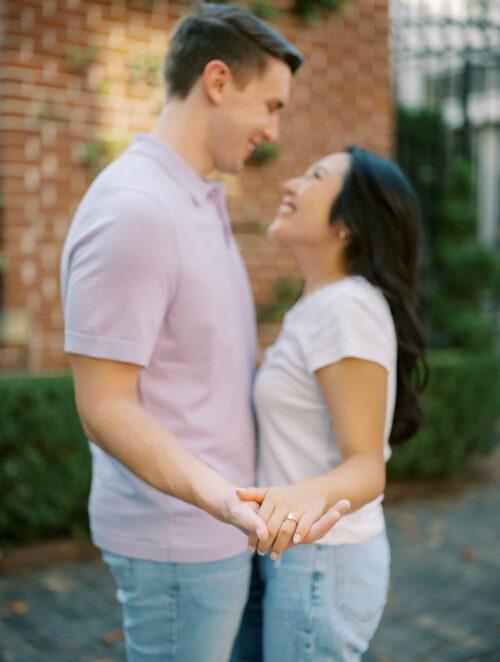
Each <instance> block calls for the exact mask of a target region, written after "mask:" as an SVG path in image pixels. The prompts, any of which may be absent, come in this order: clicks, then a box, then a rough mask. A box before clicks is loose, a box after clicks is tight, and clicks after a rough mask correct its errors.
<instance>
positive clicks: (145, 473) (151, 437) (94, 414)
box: [70, 354, 267, 541]
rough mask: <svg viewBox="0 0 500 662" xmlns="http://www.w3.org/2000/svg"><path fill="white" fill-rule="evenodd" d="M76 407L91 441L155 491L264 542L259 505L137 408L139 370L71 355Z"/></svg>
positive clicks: (139, 405) (264, 531) (138, 368)
mask: <svg viewBox="0 0 500 662" xmlns="http://www.w3.org/2000/svg"><path fill="white" fill-rule="evenodd" d="M70 362H71V369H72V371H73V377H74V382H75V394H76V405H77V409H78V413H79V415H80V419H81V422H82V425H83V429H84V431H85V433H86V435H87V437H88V438H89V439H91V440H92V441H93V442H94V443H96V444H97V445H98V446H100V447H101V448H102V449H103V450H105V451H106V452H107V453H109V454H110V455H112V456H113V457H115V458H116V459H117V460H119V461H120V462H121V463H122V464H124V465H125V466H126V467H127V468H128V469H130V471H132V472H133V473H134V474H136V475H137V476H139V478H141V479H142V480H144V481H145V482H146V483H148V484H149V485H152V486H153V487H155V488H156V489H157V490H160V491H161V492H164V493H165V494H169V495H171V496H174V497H177V498H178V499H182V500H183V501H186V502H187V503H190V504H192V505H194V506H197V507H199V508H201V509H203V510H205V511H206V512H208V513H210V515H212V516H213V517H215V518H217V519H218V520H221V521H222V522H226V523H229V524H233V525H234V526H237V527H238V528H239V529H241V530H242V531H244V532H245V533H253V534H256V535H257V536H258V537H259V539H260V540H262V541H263V540H265V539H266V537H267V528H266V526H265V525H264V523H263V522H262V520H261V519H260V518H259V517H258V515H256V513H255V511H256V509H257V505H256V504H255V503H253V502H250V503H244V502H241V501H240V500H239V499H238V497H237V496H236V492H235V490H236V486H235V485H232V484H231V483H230V482H229V481H227V480H226V479H225V478H223V477H222V476H221V475H220V474H218V473H217V472H216V471H214V470H213V469H211V468H210V467H208V466H207V465H206V464H204V463H203V462H201V461H200V460H198V459H197V458H196V457H195V456H194V455H192V454H191V453H189V452H188V451H187V450H186V449H185V448H183V446H182V445H181V444H180V442H179V441H178V439H177V438H176V437H175V436H174V435H173V434H172V433H171V432H170V431H169V430H167V429H166V428H165V427H163V426H162V425H160V423H158V421H156V420H155V419H154V418H153V417H152V416H151V415H150V414H149V413H148V412H147V411H146V410H145V409H144V408H143V407H142V406H141V404H140V401H139V397H138V390H137V386H138V380H139V373H140V370H141V368H140V366H137V365H133V364H130V363H121V362H118V361H110V360H101V359H94V358H89V357H85V356H80V355H76V354H71V355H70Z"/></svg>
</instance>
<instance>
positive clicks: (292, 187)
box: [282, 177, 300, 193]
mask: <svg viewBox="0 0 500 662" xmlns="http://www.w3.org/2000/svg"><path fill="white" fill-rule="evenodd" d="M299 184H300V180H299V178H298V177H292V178H291V179H287V180H286V181H285V182H283V184H282V187H283V190H284V191H285V193H296V192H297V189H298V187H299Z"/></svg>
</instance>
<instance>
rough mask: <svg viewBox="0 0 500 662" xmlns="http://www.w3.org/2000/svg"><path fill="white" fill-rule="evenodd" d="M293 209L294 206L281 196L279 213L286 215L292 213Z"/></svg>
mask: <svg viewBox="0 0 500 662" xmlns="http://www.w3.org/2000/svg"><path fill="white" fill-rule="evenodd" d="M294 211H295V206H294V205H293V204H292V203H291V202H290V200H288V199H287V198H283V201H282V203H281V206H280V208H279V213H280V215H281V216H287V215H288V214H292V213H293V212H294Z"/></svg>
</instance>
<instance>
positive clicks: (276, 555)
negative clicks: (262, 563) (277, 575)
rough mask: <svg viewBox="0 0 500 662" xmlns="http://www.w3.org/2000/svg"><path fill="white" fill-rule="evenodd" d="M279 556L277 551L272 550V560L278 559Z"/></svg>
mask: <svg viewBox="0 0 500 662" xmlns="http://www.w3.org/2000/svg"><path fill="white" fill-rule="evenodd" d="M278 558H279V554H276V552H271V561H276V559H278Z"/></svg>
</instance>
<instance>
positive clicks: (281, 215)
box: [233, 147, 426, 662]
mask: <svg viewBox="0 0 500 662" xmlns="http://www.w3.org/2000/svg"><path fill="white" fill-rule="evenodd" d="M284 188H285V194H284V197H283V201H282V204H281V207H280V208H279V211H278V214H277V217H276V219H275V220H274V222H273V223H272V225H271V226H270V229H269V234H270V236H271V237H272V238H273V239H275V240H276V241H279V242H280V243H281V244H284V245H285V246H287V247H288V248H290V249H291V250H292V251H293V253H294V254H295V257H296V258H297V261H298V264H299V267H300V270H301V272H302V275H303V278H304V289H303V294H302V296H301V298H300V299H299V300H298V302H297V303H296V304H295V305H294V306H293V307H292V308H291V310H290V311H289V312H288V313H287V315H286V316H285V319H284V323H283V328H282V331H281V334H280V336H279V338H278V339H277V341H276V343H275V344H274V345H273V346H272V347H271V348H270V349H268V350H267V352H266V355H265V358H264V362H263V364H262V366H261V368H260V370H259V373H258V375H257V378H256V384H255V405H256V412H257V418H258V424H259V467H258V476H259V484H260V485H262V486H267V485H273V486H274V487H272V488H265V487H261V488H254V489H249V490H239V492H238V494H239V496H240V498H241V499H245V500H255V501H258V502H259V503H261V506H260V510H259V515H260V516H261V517H262V518H263V520H264V521H265V522H266V524H267V527H268V530H269V534H270V535H269V538H268V541H267V542H266V543H265V544H264V543H262V542H260V543H259V545H258V548H257V551H258V552H259V554H260V555H261V556H259V557H256V569H257V571H258V575H256V576H255V577H254V580H253V582H254V594H253V595H252V597H251V599H250V601H249V605H248V606H247V611H246V613H245V618H244V621H243V625H242V629H241V631H240V635H239V637H238V641H237V643H236V645H235V652H234V655H233V659H234V660H240V661H242V660H252V662H255V661H256V660H259V659H262V654H263V659H264V660H265V661H266V662H301V661H302V660H315V661H318V662H319V661H321V662H323V661H327V660H328V661H331V660H338V661H339V662H350V661H351V660H359V659H360V657H361V655H362V653H363V652H364V651H365V650H366V649H367V648H368V644H369V641H370V639H371V637H372V636H373V634H374V632H375V630H376V628H377V625H378V623H379V621H380V618H381V615H382V611H383V608H384V605H385V602H386V596H387V589H388V581H389V547H388V542H387V537H386V532H385V524H384V516H383V510H382V505H381V504H382V499H383V492H384V487H385V479H386V472H385V463H386V461H387V460H388V458H389V457H390V454H391V451H390V443H392V444H395V443H398V442H401V441H403V440H405V439H407V438H408V437H411V436H412V435H413V434H414V433H415V432H416V430H417V428H418V426H419V423H420V418H421V411H420V407H419V404H418V397H417V396H418V392H419V391H420V390H421V389H422V388H423V386H424V382H425V377H426V365H425V360H424V358H423V349H424V341H423V336H422V332H421V328H420V325H419V322H418V319H417V316H416V312H415V305H416V299H417V294H416V281H417V263H418V260H417V257H418V248H419V207H418V203H417V200H416V197H415V195H414V192H413V190H412V188H411V186H410V185H409V183H408V182H407V180H406V178H405V177H404V175H403V174H402V173H401V171H400V170H399V168H398V167H397V166H396V165H394V164H393V163H391V162H390V161H388V160H386V159H383V158H381V157H379V156H376V155H374V154H372V153H370V152H367V151H365V150H363V149H360V148H357V147H354V148H349V149H348V150H346V151H345V152H341V153H337V154H333V155H330V156H327V157H325V158H323V159H321V160H320V161H319V162H318V163H316V164H315V165H313V166H312V167H311V168H310V169H309V170H308V171H307V172H306V173H305V174H304V175H303V176H301V177H298V178H295V179H291V180H290V181H288V182H286V183H285V186H284ZM342 498H347V499H348V500H349V501H350V502H351V511H350V513H349V514H348V515H346V516H344V517H343V518H342V520H341V521H340V522H339V523H338V524H337V525H336V526H335V527H334V528H333V529H332V530H331V531H330V532H329V533H328V534H327V535H326V536H324V538H322V539H321V540H320V541H319V543H317V544H314V545H300V544H299V543H300V542H301V541H302V542H304V541H306V540H307V534H308V531H309V529H310V527H311V524H312V523H313V522H314V521H316V520H317V519H318V518H319V517H320V516H321V515H322V514H323V513H324V512H325V511H327V510H328V509H329V508H330V507H331V506H332V505H333V504H335V503H336V502H338V501H339V499H342ZM249 544H250V545H251V546H252V547H254V548H255V546H256V544H257V540H254V539H251V540H249ZM289 546H291V547H292V548H291V549H290V550H288V551H287V552H286V553H285V554H283V556H282V557H280V555H281V554H282V552H283V551H284V550H285V549H287V548H288V547H289ZM268 552H269V553H270V554H269V555H266V554H267V553H268ZM278 558H279V560H277V559H278ZM259 588H262V589H263V597H262V602H261V605H260V604H259V597H258V596H257V597H256V595H255V590H257V591H258V589H259ZM260 606H261V607H262V644H261V643H260V639H259V636H260V634H259V633H258V632H257V630H256V624H257V625H258V624H259V614H258V608H259V607H260ZM261 645H262V648H261Z"/></svg>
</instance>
